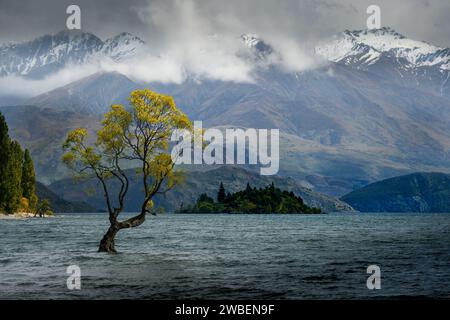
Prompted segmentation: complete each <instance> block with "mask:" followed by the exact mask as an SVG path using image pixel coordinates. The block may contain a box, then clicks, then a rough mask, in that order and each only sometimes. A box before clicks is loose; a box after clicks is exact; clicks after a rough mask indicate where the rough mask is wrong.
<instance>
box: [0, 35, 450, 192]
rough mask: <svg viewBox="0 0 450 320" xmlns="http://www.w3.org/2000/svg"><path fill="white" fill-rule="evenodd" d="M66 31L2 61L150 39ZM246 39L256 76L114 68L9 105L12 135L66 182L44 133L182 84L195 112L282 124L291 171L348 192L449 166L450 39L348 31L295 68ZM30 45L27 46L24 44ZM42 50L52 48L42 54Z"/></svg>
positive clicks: (213, 122)
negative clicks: (137, 73)
mask: <svg viewBox="0 0 450 320" xmlns="http://www.w3.org/2000/svg"><path fill="white" fill-rule="evenodd" d="M58 35H59V36H53V37H54V38H52V37H50V38H48V37H47V36H45V37H41V38H39V39H37V40H35V41H31V42H27V43H24V44H17V45H15V46H13V47H10V49H8V50H6V49H4V48H3V49H1V50H3V51H4V50H6V51H7V52H8V55H1V54H0V66H4V67H3V69H4V70H6V69H7V70H8V71H7V72H9V73H8V74H12V73H15V74H20V73H21V72H25V76H34V75H37V74H39V73H41V72H43V73H46V72H49V73H50V74H51V73H52V71H50V70H52V68H56V69H58V68H60V67H61V66H62V65H64V64H65V63H66V62H67V61H69V60H70V61H71V63H72V62H74V61H75V62H76V64H78V65H79V66H83V65H85V64H87V63H88V62H86V61H88V60H91V59H92V58H93V57H96V58H98V56H99V55H100V56H101V57H107V59H108V60H111V61H113V62H114V61H116V62H114V63H119V65H120V64H121V63H125V64H126V63H127V61H128V60H129V59H131V60H129V61H134V60H133V58H134V57H135V56H136V54H137V53H136V52H138V48H141V45H142V42H141V41H139V39H138V38H136V37H134V36H132V35H129V34H123V35H120V36H118V37H116V38H112V39H110V40H107V41H104V42H103V41H101V40H100V39H98V38H97V37H95V36H93V35H87V34H75V35H71V36H66V35H65V34H64V33H62V34H58ZM49 39H52V40H51V41H50V40H49ZM36 41H37V42H36ZM214 41H217V39H215V40H214ZM236 41H238V42H240V43H241V45H242V48H241V49H242V50H240V51H239V55H240V56H239V59H241V60H242V61H245V63H246V64H248V65H249V66H251V70H252V71H251V76H252V81H244V82H239V81H225V80H223V79H213V78H208V77H201V76H199V75H198V74H189V73H188V74H187V75H186V79H185V80H184V81H181V82H171V81H169V82H167V81H163V82H160V81H150V82H147V81H142V78H139V79H140V80H139V79H135V78H133V77H131V76H129V72H126V74H125V73H122V72H120V68H116V69H114V68H112V69H111V70H110V69H108V70H102V71H100V72H96V73H93V74H91V75H89V76H88V77H84V78H81V79H78V80H77V81H74V82H71V83H69V84H65V85H63V86H59V87H58V88H56V87H55V88H52V90H50V91H48V92H45V93H43V94H39V95H37V96H35V97H32V98H28V99H25V102H23V103H24V104H27V105H30V106H33V107H28V108H31V109H30V110H33V112H25V111H24V109H23V108H22V109H21V108H17V109H15V107H10V108H8V111H7V112H6V117H7V119H8V121H11V123H12V125H11V126H12V128H11V129H12V130H11V131H12V135H13V136H15V137H17V138H18V139H19V141H21V143H23V144H24V145H25V146H30V147H31V149H32V152H34V154H33V156H35V157H37V159H39V161H38V164H37V172H38V173H42V174H43V175H42V176H41V179H42V180H43V181H55V180H56V178H55V175H54V174H53V172H54V171H53V169H52V168H54V167H53V166H54V165H56V164H55V163H56V161H57V159H58V157H59V156H60V153H61V152H60V150H59V149H58V148H56V147H55V148H53V147H52V148H50V149H51V150H50V151H49V150H47V151H45V152H43V151H42V150H41V149H40V148H33V146H34V145H35V141H36V140H37V139H39V140H41V141H50V140H51V141H59V143H60V141H62V140H63V138H64V135H65V134H66V133H67V131H68V130H69V127H73V126H74V125H76V124H80V123H81V124H83V125H86V126H89V127H90V128H91V130H93V129H94V123H95V121H96V119H97V118H98V117H99V115H100V114H102V113H104V112H105V111H106V110H107V109H108V108H109V106H110V104H112V103H122V104H126V101H127V97H128V95H129V93H130V91H132V90H135V89H138V88H143V87H149V88H151V89H153V90H156V91H158V92H162V93H166V94H170V95H173V96H174V98H175V102H176V103H177V105H178V106H179V107H180V108H181V109H182V110H183V111H184V112H186V113H187V114H188V115H189V116H190V118H191V119H193V120H203V121H204V126H206V127H211V126H216V127H222V128H224V127H244V128H245V127H252V128H268V129H270V128H278V129H280V132H281V146H280V154H281V159H280V173H281V174H283V175H285V176H290V177H294V178H296V179H298V180H299V181H302V183H303V184H304V185H305V186H308V187H310V188H313V189H314V190H316V191H320V192H325V193H328V194H332V195H343V194H345V193H347V192H349V191H351V190H353V189H355V188H358V187H361V186H363V185H366V184H368V183H370V182H373V181H376V180H379V179H384V178H388V177H392V176H395V175H399V174H406V173H410V172H415V171H442V172H448V171H449V169H448V168H449V166H448V164H449V162H448V159H449V156H450V153H449V151H450V128H449V127H448V123H449V121H450V97H449V90H448V89H449V87H448V78H449V69H450V68H449V65H450V57H449V55H448V52H449V49H445V48H439V47H437V46H433V45H431V44H428V43H425V42H421V41H415V40H411V39H408V38H407V37H405V36H403V35H401V34H399V33H397V32H395V31H394V30H392V29H390V28H383V29H379V30H362V31H345V32H343V33H341V34H338V35H336V37H335V38H333V39H331V40H329V41H328V42H325V43H321V44H318V45H317V46H316V48H315V52H316V55H317V56H316V59H317V61H320V60H322V61H321V62H319V63H317V65H316V66H315V67H314V68H307V69H305V70H302V71H292V70H288V69H286V68H285V67H284V66H283V64H282V63H281V62H280V61H281V60H282V59H283V57H282V55H280V54H279V51H278V50H277V47H275V46H274V45H273V44H270V43H268V42H266V41H265V40H264V38H263V36H262V37H259V36H257V35H251V34H244V35H242V36H241V37H239V36H237V37H236ZM36 43H46V49H45V50H43V49H39V50H37V49H36V48H37V46H38V45H37V44H36ZM28 47H29V48H28ZM5 48H9V47H5ZM18 48H21V49H20V55H18V54H15V53H14V52H19V51H17V50H19V49H18ZM25 48H27V49H25ZM31 48H32V49H31ZM58 48H64V50H62V49H58ZM81 48H83V49H81ZM69 49H70V50H69ZM3 51H2V52H3ZM6 51H5V52H6ZM36 52H39V53H42V55H40V57H41V58H40V59H38V60H36V61H39V63H37V64H36V65H33V64H32V63H31V62H30V61H33V58H32V56H33V55H34V54H35V53H36ZM44 53H47V55H48V57H45V54H44ZM56 53H58V54H56ZM63 53H64V54H63ZM16 55H17V56H16ZM4 57H7V58H4ZM19 58H20V59H19ZM280 59H281V60H280ZM11 61H13V62H11ZM21 61H26V62H27V64H25V65H24V64H23V63H22V62H21ZM5 66H8V68H9V69H8V68H6V67H5ZM9 66H11V67H9ZM137 66H138V65H137ZM150 66H152V65H151V64H150ZM5 68H6V69H5ZM137 69H138V68H137ZM137 69H136V70H137ZM127 71H129V69H127ZM141 71H142V70H141ZM152 71H153V69H152V67H149V68H147V69H145V72H144V73H146V74H149V75H151V77H150V78H153V79H154V77H153V76H154V75H152ZM159 71H160V69H154V71H153V72H154V74H155V75H157V74H158V72H159ZM5 72H6V71H5ZM0 79H1V78H0ZM0 99H1V98H0ZM0 101H1V100H0ZM0 110H2V109H0ZM39 110H41V111H39ZM40 112H41V114H40V116H36V113H40ZM47 115H58V116H55V117H54V118H53V117H52V116H47ZM63 117H64V119H65V120H66V121H68V123H70V125H66V124H64V122H63V121H62V120H61V118H63ZM94 120H95V121H94ZM52 121H53V122H52ZM40 123H44V124H45V125H41V124H40ZM39 126H43V127H45V128H48V130H42V131H39V132H40V133H38V132H36V134H37V135H39V137H38V136H36V135H32V134H27V133H28V132H31V131H33V128H34V127H39ZM52 127H55V128H56V127H57V128H58V129H55V130H53V131H52V129H51V128H52ZM50 137H51V138H50ZM43 145H44V144H42V146H43ZM33 150H34V151H33ZM44 154H45V155H44ZM48 159H54V161H55V163H53V164H52V165H51V163H52V162H48V161H47V160H48ZM60 170H61V171H60ZM56 172H58V175H57V176H58V178H60V177H63V176H64V175H65V173H64V170H63V169H62V168H61V169H58V170H57V171H56Z"/></svg>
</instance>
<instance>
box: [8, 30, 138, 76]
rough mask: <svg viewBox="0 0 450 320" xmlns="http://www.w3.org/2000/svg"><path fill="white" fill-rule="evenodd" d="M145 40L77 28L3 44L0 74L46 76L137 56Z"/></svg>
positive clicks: (126, 35) (124, 34)
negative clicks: (107, 36) (104, 37)
mask: <svg viewBox="0 0 450 320" xmlns="http://www.w3.org/2000/svg"><path fill="white" fill-rule="evenodd" d="M143 45H144V42H143V41H142V40H141V39H139V38H138V37H136V36H133V35H131V34H129V33H122V34H120V35H117V36H115V37H113V38H111V39H107V40H106V41H102V40H101V39H100V38H98V37H96V36H95V35H93V34H90V33H85V32H81V31H77V30H72V31H62V32H60V33H57V34H55V35H45V36H43V37H40V38H37V39H35V40H32V41H28V42H24V43H14V44H8V45H4V46H1V47H0V76H11V75H13V76H25V77H30V78H42V77H44V76H47V75H50V74H52V73H54V72H56V71H58V70H61V69H62V68H63V67H65V66H67V65H69V64H73V65H81V64H85V63H89V62H94V61H95V60H99V59H105V58H109V59H112V60H114V61H120V60H123V59H126V58H128V57H131V56H134V55H135V54H136V53H137V52H138V51H139V50H140V49H141V48H142V47H143Z"/></svg>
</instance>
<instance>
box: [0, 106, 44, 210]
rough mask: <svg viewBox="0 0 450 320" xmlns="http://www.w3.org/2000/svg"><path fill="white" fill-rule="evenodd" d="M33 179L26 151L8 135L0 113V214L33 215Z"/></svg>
mask: <svg viewBox="0 0 450 320" xmlns="http://www.w3.org/2000/svg"><path fill="white" fill-rule="evenodd" d="M35 186H36V178H35V173H34V165H33V160H32V159H31V156H30V153H29V151H28V150H25V152H23V150H22V147H21V146H20V144H19V143H18V142H17V141H15V140H12V139H11V138H10V137H9V134H8V125H7V123H6V120H5V118H4V117H3V115H2V114H1V113H0V211H4V212H6V213H8V214H12V213H15V212H17V211H35V210H36V205H37V201H38V199H37V196H36V194H35V189H36V187H35Z"/></svg>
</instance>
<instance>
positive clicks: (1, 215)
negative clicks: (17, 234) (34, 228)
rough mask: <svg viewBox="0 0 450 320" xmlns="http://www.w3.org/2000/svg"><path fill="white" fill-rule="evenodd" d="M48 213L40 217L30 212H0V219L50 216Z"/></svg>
mask: <svg viewBox="0 0 450 320" xmlns="http://www.w3.org/2000/svg"><path fill="white" fill-rule="evenodd" d="M50 217H52V216H50V215H44V216H42V217H40V216H39V215H35V214H34V213H31V212H17V213H14V214H4V213H0V220H18V219H29V218H50Z"/></svg>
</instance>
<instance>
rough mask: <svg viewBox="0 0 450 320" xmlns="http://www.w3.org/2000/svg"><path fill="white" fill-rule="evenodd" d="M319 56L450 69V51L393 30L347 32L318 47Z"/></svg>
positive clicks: (341, 59) (341, 60)
mask: <svg viewBox="0 0 450 320" xmlns="http://www.w3.org/2000/svg"><path fill="white" fill-rule="evenodd" d="M316 53H317V54H319V55H320V56H322V57H324V58H325V59H327V60H329V61H333V62H343V63H346V64H351V63H356V62H358V63H359V64H363V65H364V64H365V65H371V64H373V63H375V62H377V61H378V60H379V59H380V58H381V57H382V56H383V55H390V56H392V57H395V58H397V59H404V60H405V61H406V62H407V63H408V64H410V65H409V66H408V67H409V68H411V67H413V68H414V67H421V66H438V67H439V68H440V69H442V70H449V68H448V66H449V61H450V57H449V55H448V49H447V50H446V49H442V48H439V47H436V46H433V45H430V44H428V43H426V42H423V41H417V40H412V39H409V38H407V37H405V36H404V35H402V34H400V33H398V32H396V31H395V30H393V29H391V28H387V27H385V28H381V29H373V30H358V31H349V30H346V31H344V32H342V33H341V34H339V35H337V36H335V37H334V38H333V39H331V40H329V41H328V42H325V43H323V44H321V45H319V46H317V47H316Z"/></svg>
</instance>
